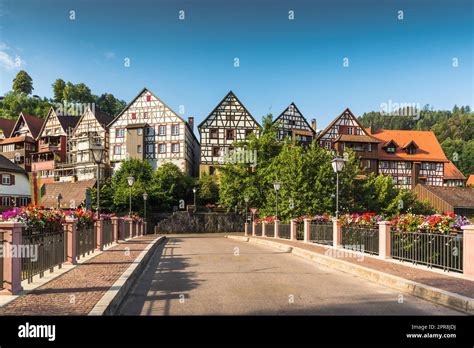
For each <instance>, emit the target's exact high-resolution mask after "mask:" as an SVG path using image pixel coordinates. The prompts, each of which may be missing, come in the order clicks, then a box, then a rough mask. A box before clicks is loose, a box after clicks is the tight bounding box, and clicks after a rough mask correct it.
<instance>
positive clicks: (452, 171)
mask: <svg viewBox="0 0 474 348" xmlns="http://www.w3.org/2000/svg"><path fill="white" fill-rule="evenodd" d="M444 178H445V179H451V180H454V179H459V180H465V179H466V177H465V176H464V174H463V173H461V171H460V170H459V169H458V168H457V167H456V166H455V165H454V164H453V163H452V162H451V161H449V162H448V163H445V164H444Z"/></svg>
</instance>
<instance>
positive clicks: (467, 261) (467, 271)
mask: <svg viewBox="0 0 474 348" xmlns="http://www.w3.org/2000/svg"><path fill="white" fill-rule="evenodd" d="M461 228H462V232H463V241H462V243H463V245H462V247H463V251H462V252H463V273H464V275H465V276H466V277H467V278H469V279H474V225H466V226H463V227H461Z"/></svg>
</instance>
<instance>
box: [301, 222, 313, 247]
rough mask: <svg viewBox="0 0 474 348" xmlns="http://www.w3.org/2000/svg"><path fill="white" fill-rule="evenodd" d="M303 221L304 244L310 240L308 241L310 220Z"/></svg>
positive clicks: (309, 240)
mask: <svg viewBox="0 0 474 348" xmlns="http://www.w3.org/2000/svg"><path fill="white" fill-rule="evenodd" d="M303 221H304V242H305V243H309V242H311V239H310V231H311V230H310V228H311V220H310V219H304V220H303Z"/></svg>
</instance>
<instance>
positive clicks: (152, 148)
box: [145, 144, 155, 153]
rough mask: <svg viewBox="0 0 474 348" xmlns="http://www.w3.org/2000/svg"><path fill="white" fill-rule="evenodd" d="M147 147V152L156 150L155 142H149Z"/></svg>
mask: <svg viewBox="0 0 474 348" xmlns="http://www.w3.org/2000/svg"><path fill="white" fill-rule="evenodd" d="M145 149H146V152H147V153H154V152H155V146H154V145H153V144H147V145H146V148H145Z"/></svg>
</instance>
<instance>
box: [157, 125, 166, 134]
mask: <svg viewBox="0 0 474 348" xmlns="http://www.w3.org/2000/svg"><path fill="white" fill-rule="evenodd" d="M158 134H159V135H166V126H159V127H158Z"/></svg>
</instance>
